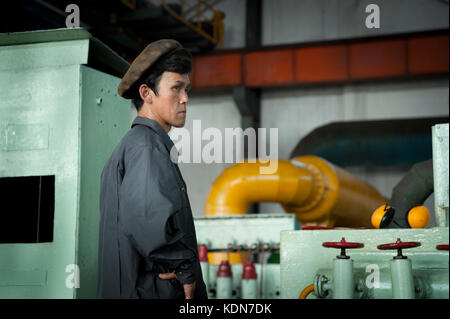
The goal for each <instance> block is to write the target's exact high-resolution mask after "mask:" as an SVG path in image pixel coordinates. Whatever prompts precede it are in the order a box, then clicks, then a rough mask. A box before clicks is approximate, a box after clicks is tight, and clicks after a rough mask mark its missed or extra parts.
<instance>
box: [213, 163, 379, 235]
mask: <svg viewBox="0 0 450 319" xmlns="http://www.w3.org/2000/svg"><path fill="white" fill-rule="evenodd" d="M276 164H277V165H278V166H277V167H278V169H277V170H276V171H275V173H273V174H261V171H262V169H263V168H264V167H265V166H266V164H261V163H260V162H259V161H257V162H256V163H250V162H248V161H245V162H244V163H240V164H236V165H234V166H231V167H229V168H227V169H226V170H225V171H224V172H223V173H222V174H221V175H220V176H219V177H218V178H217V179H216V180H215V181H214V183H213V185H212V187H211V190H210V192H209V195H208V198H207V200H206V203H205V215H236V214H247V210H248V207H249V206H250V205H251V204H252V203H256V202H277V203H280V204H281V205H282V206H283V209H284V210H285V211H286V212H288V213H294V214H296V217H297V219H298V220H299V222H300V223H301V224H302V225H307V224H309V225H320V226H327V227H333V226H345V227H368V228H372V225H371V214H372V212H373V211H374V209H375V208H377V207H379V206H380V205H382V204H383V203H385V202H386V198H384V197H383V196H382V195H381V194H380V193H379V192H378V191H377V190H376V189H374V188H373V187H372V186H370V185H368V184H367V183H365V182H363V181H361V180H359V179H358V178H356V177H354V176H352V175H351V174H349V173H347V172H345V171H344V170H342V169H341V168H339V167H337V166H335V165H333V164H331V163H329V162H327V161H326V160H324V159H322V158H319V157H316V156H301V157H298V158H295V159H294V160H292V161H287V160H278V161H277V163H276Z"/></svg>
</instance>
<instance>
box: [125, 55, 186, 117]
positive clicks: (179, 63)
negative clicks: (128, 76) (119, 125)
mask: <svg viewBox="0 0 450 319" xmlns="http://www.w3.org/2000/svg"><path fill="white" fill-rule="evenodd" d="M164 72H175V73H179V74H186V73H191V72H192V60H191V59H190V58H189V57H187V56H186V55H182V54H177V53H176V52H175V53H174V54H171V55H168V56H163V57H161V58H160V59H159V60H158V61H157V62H156V63H155V64H153V65H152V66H151V67H150V68H149V69H148V71H147V72H146V73H144V75H143V76H142V77H141V79H140V80H139V81H137V82H136V86H135V88H133V90H134V94H135V96H134V97H133V105H134V107H135V108H136V110H137V111H138V112H139V110H140V109H141V107H142V104H143V103H144V101H142V99H141V96H140V94H139V87H140V86H141V85H142V84H146V85H147V86H148V87H149V88H150V89H151V90H152V91H153V92H154V93H155V94H156V95H158V87H159V81H160V80H161V77H162V74H163V73H164Z"/></svg>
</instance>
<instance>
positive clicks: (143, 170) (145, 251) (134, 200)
mask: <svg viewBox="0 0 450 319" xmlns="http://www.w3.org/2000/svg"><path fill="white" fill-rule="evenodd" d="M167 161H168V159H167V158H166V156H164V154H163V153H162V152H161V151H160V150H159V149H158V148H157V147H154V146H148V145H146V146H138V147H135V148H134V149H132V150H130V152H129V155H128V156H126V157H125V172H124V176H123V180H122V184H121V185H120V188H119V225H120V226H121V229H122V231H123V233H124V235H125V236H126V237H127V238H128V239H129V240H130V241H131V243H132V245H133V246H134V248H135V249H136V250H137V251H138V252H139V253H140V255H141V256H143V257H144V258H148V257H149V256H150V255H151V254H152V252H155V251H158V250H165V248H166V247H168V246H173V247H174V248H176V250H177V251H175V252H172V253H174V254H175V255H176V256H179V257H180V259H181V260H187V259H189V258H191V257H192V252H190V251H189V250H187V249H185V248H184V247H183V246H182V245H179V244H176V242H177V241H179V240H180V239H181V238H182V237H183V236H184V235H185V234H184V233H183V231H181V230H180V229H177V228H174V227H172V226H171V222H170V221H171V217H172V216H173V215H174V214H176V213H177V212H179V211H180V210H181V199H180V198H179V196H178V194H179V193H178V192H176V191H175V188H176V187H178V186H177V183H176V181H175V180H174V177H173V175H171V174H170V169H169V167H170V166H169V164H170V163H167Z"/></svg>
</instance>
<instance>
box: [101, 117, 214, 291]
mask: <svg viewBox="0 0 450 319" xmlns="http://www.w3.org/2000/svg"><path fill="white" fill-rule="evenodd" d="M131 127H132V128H131V130H130V131H129V132H128V133H127V134H126V135H125V136H124V137H123V139H122V141H121V142H120V144H119V145H118V146H117V147H116V149H115V150H114V151H113V153H112V155H111V157H110V159H109V160H108V162H107V163H106V165H105V167H104V169H103V172H102V176H101V190H100V234H99V235H100V238H99V256H98V257H99V260H98V262H99V268H98V270H99V274H98V291H97V296H98V298H165V299H182V298H184V292H183V287H182V284H189V283H192V282H193V281H194V280H195V281H196V292H195V296H194V297H195V298H197V299H203V298H207V294H206V288H205V284H204V282H203V278H202V273H201V268H200V262H199V259H198V250H197V239H196V235H195V228H194V221H193V217H192V211H191V207H190V203H189V199H188V195H187V191H186V184H185V182H184V180H183V178H182V176H181V172H180V170H179V168H178V165H177V164H176V163H174V162H173V161H171V159H170V151H171V149H172V147H173V142H172V140H171V139H170V138H169V136H168V135H167V133H166V132H165V131H164V130H163V128H162V127H161V126H160V125H159V124H158V123H157V122H156V121H153V120H150V119H148V118H144V117H137V118H136V119H135V120H134V121H133V124H132V126H131ZM172 271H175V272H176V274H177V276H178V280H177V279H170V280H162V279H159V278H158V274H159V273H163V272H172Z"/></svg>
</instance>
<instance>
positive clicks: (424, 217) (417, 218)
mask: <svg viewBox="0 0 450 319" xmlns="http://www.w3.org/2000/svg"><path fill="white" fill-rule="evenodd" d="M429 221H430V212H429V211H428V208H426V207H425V206H416V207H413V208H411V210H410V211H409V213H408V223H409V226H410V227H411V228H425V227H426V226H427V225H428V222H429Z"/></svg>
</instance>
